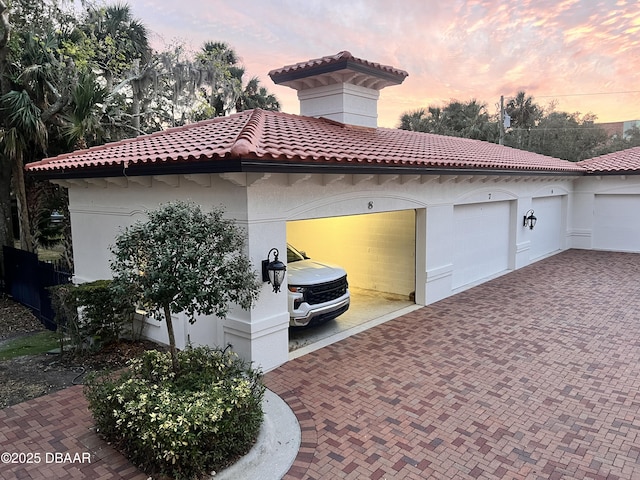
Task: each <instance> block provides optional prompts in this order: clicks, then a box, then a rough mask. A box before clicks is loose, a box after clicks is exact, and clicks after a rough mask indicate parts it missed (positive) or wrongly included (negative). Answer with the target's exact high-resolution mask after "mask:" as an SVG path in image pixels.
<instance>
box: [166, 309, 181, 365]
mask: <svg viewBox="0 0 640 480" xmlns="http://www.w3.org/2000/svg"><path fill="white" fill-rule="evenodd" d="M164 318H165V320H166V322H167V333H168V334H169V352H170V353H171V366H172V367H173V373H175V374H176V375H178V373H179V370H180V368H179V366H178V355H177V352H176V336H175V334H174V333H173V321H172V320H171V309H170V308H169V305H168V304H165V305H164Z"/></svg>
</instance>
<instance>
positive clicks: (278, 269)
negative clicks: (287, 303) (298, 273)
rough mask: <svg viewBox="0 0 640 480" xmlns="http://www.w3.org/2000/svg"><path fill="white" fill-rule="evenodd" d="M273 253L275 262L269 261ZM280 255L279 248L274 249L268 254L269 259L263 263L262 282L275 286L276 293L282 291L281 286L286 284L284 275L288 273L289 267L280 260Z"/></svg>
mask: <svg viewBox="0 0 640 480" xmlns="http://www.w3.org/2000/svg"><path fill="white" fill-rule="evenodd" d="M271 253H273V257H274V258H273V261H269V258H270V257H271ZM279 253H280V252H278V249H277V248H272V249H271V250H269V253H267V259H266V260H263V261H262V281H263V282H269V283H270V284H271V285H273V292H274V293H278V292H279V291H280V285H282V282H284V275H285V272H286V271H287V266H286V265H285V264H284V263H282V262H281V261H280V260H278V254H279Z"/></svg>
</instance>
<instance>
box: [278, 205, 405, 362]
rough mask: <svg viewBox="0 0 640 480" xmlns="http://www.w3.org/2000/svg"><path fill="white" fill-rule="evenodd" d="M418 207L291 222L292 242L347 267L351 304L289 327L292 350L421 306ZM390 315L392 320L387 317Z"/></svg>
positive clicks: (310, 254) (316, 256) (319, 257)
mask: <svg viewBox="0 0 640 480" xmlns="http://www.w3.org/2000/svg"><path fill="white" fill-rule="evenodd" d="M415 218H416V213H415V211H414V210H401V211H394V212H384V213H371V214H365V215H351V216H342V217H329V218H319V219H308V220H293V221H289V222H287V242H288V243H290V244H291V245H293V246H294V247H295V248H296V249H298V250H300V251H302V252H304V253H305V254H306V255H307V256H308V257H310V258H312V259H314V260H316V261H320V262H326V263H330V264H334V265H339V266H341V267H342V268H344V269H345V270H346V272H347V278H348V281H349V290H350V292H351V306H350V308H349V310H348V311H347V312H346V313H344V314H343V315H341V316H339V317H338V318H336V319H334V320H330V321H329V322H326V323H325V324H322V325H319V326H316V327H309V328H296V329H290V330H289V351H290V352H292V351H294V350H298V349H300V348H302V347H306V346H309V345H311V344H314V343H316V342H326V341H327V339H329V338H330V337H334V336H345V335H347V336H348V334H347V333H346V332H349V331H351V330H357V331H359V330H361V329H363V328H364V326H366V325H370V326H373V325H375V324H377V323H381V319H382V320H384V319H390V318H393V313H394V312H397V311H399V310H403V309H406V308H409V307H411V306H415V302H414V297H413V295H414V292H415V279H416V273H415V272H416V220H415ZM385 321H386V320H385Z"/></svg>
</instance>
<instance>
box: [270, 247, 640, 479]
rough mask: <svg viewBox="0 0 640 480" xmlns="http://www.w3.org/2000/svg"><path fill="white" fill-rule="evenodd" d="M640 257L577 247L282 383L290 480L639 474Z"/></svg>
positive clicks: (313, 362)
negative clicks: (292, 451)
mask: <svg viewBox="0 0 640 480" xmlns="http://www.w3.org/2000/svg"><path fill="white" fill-rule="evenodd" d="M639 360H640V255H635V254H623V253H608V252H607V253H604V252H588V251H578V250H572V251H568V252H564V253H562V254H560V255H556V256H554V257H551V258H548V259H545V260H543V261H541V262H538V263H536V264H534V265H532V266H529V267H527V268H524V269H522V270H519V271H517V272H514V273H511V274H509V275H506V276H503V277H500V278H498V279H496V280H493V281H491V282H488V283H486V284H484V285H481V286H479V287H476V288H473V289H471V290H468V291H466V292H464V293H461V294H459V295H456V296H454V297H452V298H449V299H446V300H444V301H441V302H438V303H436V304H433V305H431V306H429V307H426V308H423V309H420V310H417V311H415V312H413V313H411V314H408V315H405V316H403V317H400V318H398V319H396V320H393V321H391V322H389V323H386V324H384V325H381V326H379V327H376V328H374V329H371V330H368V331H366V332H363V333H361V334H358V335H356V336H353V337H351V338H348V339H346V340H344V341H342V342H339V343H336V344H333V345H331V346H329V347H327V348H324V349H321V350H319V351H316V352H314V353H312V354H309V355H306V356H303V357H300V358H298V359H296V360H294V361H291V362H289V363H287V364H285V365H283V366H282V367H280V368H278V369H276V370H274V371H273V372H270V373H268V374H267V376H266V378H267V384H268V386H269V388H271V389H272V390H274V391H275V392H276V393H278V394H279V395H280V396H281V397H283V398H284V399H285V400H286V401H287V402H288V403H289V405H290V406H291V407H292V409H293V410H294V411H295V412H296V414H297V415H298V418H299V419H300V423H301V426H302V428H303V444H302V448H301V451H300V455H299V456H298V458H297V459H296V461H295V463H294V465H293V467H292V468H291V470H290V471H289V473H288V474H287V476H286V478H287V479H298V478H304V479H328V478H348V479H361V478H371V479H382V478H386V479H391V478H402V479H405V478H409V479H424V478H437V479H453V478H459V479H468V478H483V479H503V478H504V479H521V478H526V479H561V478H564V479H583V478H586V479H637V478H640V438H639V436H638V434H639V433H640V362H639Z"/></svg>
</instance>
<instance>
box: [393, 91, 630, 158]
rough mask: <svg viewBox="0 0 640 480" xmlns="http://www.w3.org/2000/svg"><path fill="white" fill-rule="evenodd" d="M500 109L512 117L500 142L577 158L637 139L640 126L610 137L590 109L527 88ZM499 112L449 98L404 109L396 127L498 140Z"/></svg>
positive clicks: (596, 153) (626, 144) (594, 154)
mask: <svg viewBox="0 0 640 480" xmlns="http://www.w3.org/2000/svg"><path fill="white" fill-rule="evenodd" d="M504 112H505V114H507V115H508V116H509V117H510V126H509V127H508V128H507V129H506V132H505V136H504V145H506V146H510V147H514V148H518V149H521V150H528V151H531V152H536V153H541V154H543V155H549V156H552V157H556V158H562V159H565V160H570V161H574V162H575V161H579V160H584V159H586V158H591V157H594V156H597V155H601V154H603V153H610V152H614V151H618V150H623V149H625V148H630V147H633V146H636V145H640V129H638V128H637V127H635V129H633V128H632V129H630V130H629V131H628V132H625V135H624V136H623V137H622V138H617V137H614V138H609V136H608V135H607V133H606V131H605V130H604V129H603V128H602V127H599V126H598V125H597V124H596V123H595V121H596V116H595V115H593V114H586V115H581V114H580V113H579V112H576V113H567V112H558V111H556V110H555V105H554V104H551V105H550V106H547V107H546V108H544V107H542V106H541V105H540V104H538V103H536V102H535V100H534V98H533V97H532V96H530V95H527V94H526V92H524V91H520V92H517V93H516V95H515V96H514V97H511V98H508V99H507V101H506V103H505V106H504ZM497 117H498V116H497V115H494V116H491V115H489V114H488V113H487V111H486V105H485V104H482V103H479V102H478V101H476V100H470V101H468V102H460V101H457V100H452V101H451V102H449V103H448V104H447V105H445V106H444V107H437V106H429V107H428V108H427V109H424V108H419V109H417V110H413V111H409V112H405V113H403V114H402V116H401V117H400V125H399V128H401V129H403V130H411V131H414V132H427V133H435V134H440V135H449V136H455V137H465V138H473V139H478V140H486V141H489V142H494V143H497V142H498V139H499V132H500V130H499V128H500V127H499V123H498V118H497Z"/></svg>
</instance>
